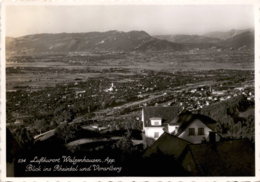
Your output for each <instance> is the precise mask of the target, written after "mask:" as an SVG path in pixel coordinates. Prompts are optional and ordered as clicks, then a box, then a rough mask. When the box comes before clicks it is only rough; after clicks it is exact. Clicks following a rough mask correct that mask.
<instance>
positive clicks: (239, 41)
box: [154, 29, 254, 49]
mask: <svg viewBox="0 0 260 182" xmlns="http://www.w3.org/2000/svg"><path fill="white" fill-rule="evenodd" d="M154 37H155V38H158V39H161V40H167V41H169V42H175V43H180V44H184V45H187V46H189V47H190V48H192V47H193V48H194V47H197V48H210V47H218V48H232V49H233V48H234V49H239V48H241V47H246V48H249V49H253V48H254V30H252V29H244V30H236V29H232V30H230V31H227V32H211V33H207V34H205V35H182V34H178V35H155V36H154Z"/></svg>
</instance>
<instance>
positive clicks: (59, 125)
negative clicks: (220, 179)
mask: <svg viewBox="0 0 260 182" xmlns="http://www.w3.org/2000/svg"><path fill="white" fill-rule="evenodd" d="M115 55H116V54H115ZM115 55H113V54H112V55H111V56H112V57H113V56H115ZM74 56H75V55H74ZM81 56H82V55H81ZM86 56H87V57H85V58H84V57H80V56H79V57H78V58H77V59H76V61H75V63H72V62H71V61H69V60H70V58H65V63H66V64H69V65H70V66H68V65H63V63H61V62H60V61H61V59H62V61H63V62H64V58H62V56H61V57H60V59H59V56H54V57H50V58H49V61H48V60H47V59H46V60H45V59H44V61H47V62H46V63H43V64H42V65H41V63H39V64H37V66H34V65H33V64H34V63H35V57H34V58H30V59H29V60H32V61H31V62H30V61H29V62H28V58H24V62H23V61H21V62H19V63H15V60H16V59H19V60H20V58H15V59H14V60H12V61H14V63H13V64H15V65H16V66H10V67H9V66H7V68H6V74H7V80H8V81H7V92H6V98H7V99H6V101H7V103H6V104H7V105H6V107H7V113H6V117H7V122H6V126H7V128H8V130H10V132H11V133H12V135H13V136H14V137H15V138H16V140H17V141H18V142H19V143H20V144H21V145H22V146H25V148H34V149H35V150H37V151H45V152H46V153H47V154H48V151H46V149H47V148H49V146H51V147H52V148H55V150H56V153H57V155H60V154H63V153H64V152H65V154H64V155H71V154H72V155H77V156H78V155H79V156H85V155H90V156H95V155H96V153H99V155H100V156H104V157H105V156H106V155H107V152H109V153H111V155H110V157H114V158H115V159H116V160H117V161H118V163H116V164H118V165H121V166H123V167H122V174H125V175H132V173H129V170H127V166H126V163H129V162H130V163H131V162H135V161H136V160H137V159H138V160H139V161H141V162H140V168H141V167H143V168H147V169H149V167H148V166H150V165H149V163H150V160H151V158H153V159H152V160H155V159H156V157H155V158H154V156H157V158H165V157H166V156H167V155H168V154H169V155H171V156H175V158H174V159H172V158H168V159H166V158H165V160H172V161H173V162H174V163H176V162H177V163H176V166H175V167H176V168H178V169H176V172H178V175H180V174H183V175H185V176H189V175H205V174H207V175H219V174H221V175H222V173H219V172H216V171H213V172H214V173H208V172H205V171H203V170H202V171H200V172H198V170H199V169H197V168H196V167H194V166H193V164H192V163H189V164H187V163H186V162H185V161H186V160H187V157H188V155H190V154H189V152H187V149H188V148H190V150H191V152H192V149H191V148H192V147H193V145H201V146H202V145H203V146H205V147H207V145H209V144H211V143H212V141H215V142H213V143H216V145H221V146H222V144H223V145H224V146H226V145H227V144H225V142H229V141H230V140H231V141H233V140H234V144H230V146H229V147H232V146H233V145H236V146H240V145H244V146H248V147H249V146H251V145H252V144H253V143H254V101H255V98H254V97H255V88H254V71H253V70H236V69H212V70H211V69H210V70H207V69H206V70H204V69H202V70H199V69H183V67H185V65H186V64H184V63H180V64H179V67H178V66H177V67H178V69H174V70H172V69H162V70H157V69H142V67H141V68H138V69H137V68H136V67H138V64H137V65H136V67H129V66H126V65H124V63H123V62H121V61H116V60H115V64H117V65H108V66H101V67H100V65H99V64H103V62H102V58H100V57H98V58H96V57H95V56H94V57H91V59H93V60H90V58H89V57H88V56H89V55H86ZM120 56H124V53H122V55H120ZM120 56H119V58H118V60H120V59H121V58H122V57H121V58H120ZM135 56H137V55H135ZM139 56H140V55H139ZM168 56H169V55H165V57H166V58H167V57H168ZM197 56H199V55H197ZM53 58H55V59H57V62H52V60H53ZM198 58H199V57H198ZM73 59H74V60H75V57H73ZM80 59H82V61H83V60H84V59H89V60H88V61H87V62H86V65H81V66H79V65H78V64H79V62H80ZM95 59H97V60H98V61H97V62H95V61H94V60H95ZM122 59H124V58H122ZM140 59H141V60H143V61H144V62H148V63H147V64H152V63H151V60H149V59H148V60H147V58H146V59H143V58H141V57H140ZM39 60H41V61H43V60H42V59H41V56H40V58H39V59H38V61H39ZM119 63H120V64H123V66H119V65H120V64H119ZM48 64H49V65H48ZM162 64H164V63H162ZM43 65H45V66H43ZM170 65H171V66H173V67H174V66H176V65H172V64H171V63H170ZM151 68H152V67H151ZM165 111H169V112H168V113H172V115H171V116H170V117H169V115H168V114H167V113H165ZM146 115H148V116H146ZM204 116H205V117H206V120H205V118H204ZM147 117H148V119H145V118H147ZM183 118H190V119H188V120H187V119H183ZM198 120H199V121H198ZM184 121H187V122H188V123H191V125H192V126H193V125H194V128H191V130H189V129H190V128H187V126H185V124H184V123H185V122H184ZM209 121H210V123H208V122H209ZM208 124H209V125H208ZM151 125H152V126H151ZM197 125H198V126H203V127H199V128H196V127H197ZM212 126H213V127H212ZM212 132H213V133H212ZM210 133H211V134H210ZM214 134H215V135H214ZM213 135H214V136H213ZM192 138H193V139H192ZM237 140H238V141H237ZM240 140H242V141H241V142H242V143H241V142H240ZM245 140H246V141H245ZM223 142H224V143H223ZM163 143H168V144H167V145H169V146H171V147H169V149H172V148H175V147H176V145H178V146H179V145H180V146H182V147H181V148H179V150H171V151H169V150H165V149H166V148H165V146H164V145H162V144H163ZM202 148H203V147H202ZM184 149H185V150H184ZM222 149H223V148H222V147H220V148H219V150H222ZM233 149H235V147H233ZM158 151H161V152H159V153H158ZM230 151H231V150H230ZM245 152H246V151H245ZM252 152H253V149H252V150H251V149H250V153H244V154H243V155H248V156H252ZM166 154H167V155H166ZM241 154H242V153H241ZM48 155H51V156H52V154H48ZM158 155H159V156H158ZM160 155H163V156H164V157H162V156H160ZM212 155H215V154H212ZM226 155H231V153H229V154H226ZM185 156H186V157H185ZM118 157H119V158H118ZM133 158H135V159H136V160H134V159H133ZM251 159H252V158H251V157H249V158H248V160H251ZM195 160H197V159H195ZM219 160H221V159H219ZM126 161H127V162H126ZM161 162H162V160H159V161H157V163H158V164H160V163H161ZM195 162H196V163H197V162H198V161H195ZM231 163H234V161H232V162H231ZM234 164H235V163H234ZM207 165H208V164H207ZM225 165H228V164H225ZM221 167H224V168H225V166H221ZM137 169H138V168H137ZM149 170H152V169H149ZM161 170H162V171H161V172H159V173H158V172H157V173H155V174H162V173H163V174H164V169H163V168H162V169H161ZM200 170H201V169H200ZM126 171H128V172H126ZM166 171H167V170H166ZM124 172H126V173H124ZM134 172H135V170H134V171H133V174H134ZM168 172H169V174H170V175H175V174H174V173H172V171H168ZM251 173H252V171H251V170H248V169H247V170H245V175H248V174H251ZM167 174H168V173H167ZM236 174H237V173H235V172H232V171H229V173H223V175H236Z"/></svg>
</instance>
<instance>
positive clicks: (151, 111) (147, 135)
mask: <svg viewBox="0 0 260 182" xmlns="http://www.w3.org/2000/svg"><path fill="white" fill-rule="evenodd" d="M142 122H143V140H144V145H145V146H148V147H149V146H151V145H152V144H153V143H154V142H155V141H156V140H157V139H158V138H159V137H160V136H161V135H162V134H163V133H164V132H166V133H169V134H171V135H174V136H177V137H178V138H181V139H183V140H186V141H188V142H190V143H193V144H196V143H202V142H207V141H209V138H210V137H211V138H212V137H213V138H214V140H216V141H219V139H220V137H219V135H218V134H216V132H215V126H216V121H214V120H213V119H211V118H209V117H207V116H204V115H200V114H192V113H191V112H189V111H187V110H184V111H182V112H181V113H180V114H179V108H178V107H150V106H149V107H143V110H142Z"/></svg>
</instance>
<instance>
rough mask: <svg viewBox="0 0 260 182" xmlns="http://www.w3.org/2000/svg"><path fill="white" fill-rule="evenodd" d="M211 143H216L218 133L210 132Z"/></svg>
mask: <svg viewBox="0 0 260 182" xmlns="http://www.w3.org/2000/svg"><path fill="white" fill-rule="evenodd" d="M209 143H213V144H214V143H216V132H214V131H210V132H209Z"/></svg>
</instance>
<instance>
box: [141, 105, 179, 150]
mask: <svg viewBox="0 0 260 182" xmlns="http://www.w3.org/2000/svg"><path fill="white" fill-rule="evenodd" d="M178 114H179V108H178V107H173V106H170V107H160V106H157V107H153V106H144V107H143V109H142V122H143V141H144V145H145V146H151V145H152V144H153V143H154V142H155V141H156V140H157V139H158V138H159V137H160V136H161V135H162V134H163V133H164V129H165V127H166V126H167V125H168V123H170V122H171V121H172V120H173V119H174V118H175V117H176V116H178ZM174 129H175V128H173V127H172V130H174Z"/></svg>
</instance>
